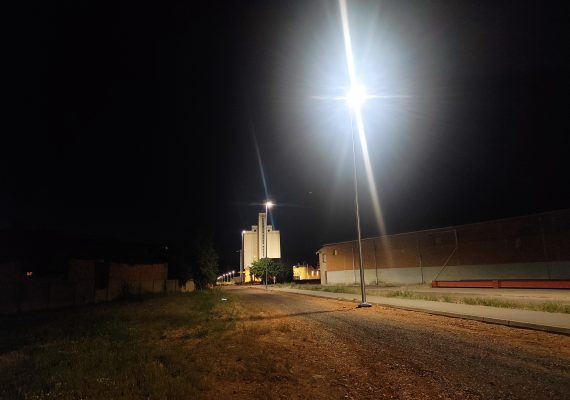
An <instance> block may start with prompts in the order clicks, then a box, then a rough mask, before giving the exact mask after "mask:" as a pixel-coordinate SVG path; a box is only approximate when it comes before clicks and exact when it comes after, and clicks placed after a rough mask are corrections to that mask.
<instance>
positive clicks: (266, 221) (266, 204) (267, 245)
mask: <svg viewBox="0 0 570 400" xmlns="http://www.w3.org/2000/svg"><path fill="white" fill-rule="evenodd" d="M271 207H273V203H272V202H270V201H266V202H265V230H264V233H263V234H264V235H265V249H264V250H265V251H264V252H265V257H264V258H267V253H268V252H267V249H268V247H269V235H268V232H269V230H268V228H267V223H268V222H269V213H268V210H269V209H270V208H271ZM265 262H266V264H265V290H267V260H265Z"/></svg>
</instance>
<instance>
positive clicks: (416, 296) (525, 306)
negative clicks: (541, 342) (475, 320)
mask: <svg viewBox="0 0 570 400" xmlns="http://www.w3.org/2000/svg"><path fill="white" fill-rule="evenodd" d="M279 286H280V287H285V288H292V289H303V290H316V291H322V292H331V293H351V294H354V293H360V288H358V287H354V286H342V285H327V286H324V285H304V284H301V285H296V284H282V285H279ZM366 292H367V293H368V294H369V295H372V296H380V297H397V298H401V299H410V300H427V301H442V302H446V303H457V304H472V305H482V306H487V307H501V308H513V309H521V310H532V311H544V312H551V313H564V314H570V305H569V304H564V303H555V302H528V301H523V300H521V301H509V300H503V299H498V298H494V297H467V296H460V295H453V296H451V295H443V294H430V293H419V292H415V291H413V290H387V289H374V288H369V289H367V291H366Z"/></svg>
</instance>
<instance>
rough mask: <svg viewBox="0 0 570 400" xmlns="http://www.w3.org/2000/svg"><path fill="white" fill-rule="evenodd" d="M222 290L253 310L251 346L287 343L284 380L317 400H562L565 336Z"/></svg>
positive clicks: (568, 386)
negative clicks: (306, 386)
mask: <svg viewBox="0 0 570 400" xmlns="http://www.w3.org/2000/svg"><path fill="white" fill-rule="evenodd" d="M227 290H229V292H231V293H232V294H233V295H235V299H236V302H238V303H242V304H244V305H247V308H248V309H252V308H255V309H258V310H259V316H258V320H257V322H259V323H260V324H266V330H265V331H264V332H265V334H266V336H267V340H265V341H264V340H262V341H260V345H261V346H264V345H267V346H270V344H271V343H272V345H273V346H275V348H277V349H279V346H287V341H288V343H289V344H288V345H289V348H290V349H292V350H293V352H289V353H288V354H289V356H287V355H283V354H282V355H281V357H285V358H287V360H285V361H284V362H285V364H287V365H290V366H291V367H290V368H288V372H289V373H290V374H292V375H295V374H297V375H298V374H299V373H303V374H305V375H306V374H307V373H309V376H308V377H307V379H308V381H310V382H312V383H311V384H313V385H316V387H318V388H319V390H322V391H320V392H318V393H321V394H322V395H323V396H319V397H321V398H328V397H329V395H331V396H332V397H334V398H343V397H344V398H370V399H372V398H402V399H419V398H425V399H429V398H444V399H570V337H568V336H564V335H559V334H553V333H547V332H538V331H531V330H526V329H519V328H511V327H506V326H498V325H491V324H485V323H482V322H478V321H466V320H462V319H456V318H448V317H442V316H434V315H427V314H423V313H419V312H413V311H405V310H396V309H390V308H384V307H380V306H377V307H374V308H371V309H355V308H354V304H351V303H347V302H342V301H337V300H332V299H320V298H314V297H309V296H303V295H298V294H291V293H282V292H273V291H269V292H266V291H263V290H259V289H248V288H234V289H227ZM254 322H255V319H254ZM283 324H289V327H290V328H288V329H290V331H288V330H287V329H283V326H282V325H283ZM283 332H286V334H285V338H286V339H287V340H284V339H283V337H284V336H283ZM268 351H269V347H268ZM299 355H301V356H299ZM307 371H308V372H307ZM311 371H312V373H311ZM297 378H298V377H297ZM328 390H333V391H332V392H328ZM335 393H338V394H339V396H336V395H334V394H335ZM289 394H290V393H289Z"/></svg>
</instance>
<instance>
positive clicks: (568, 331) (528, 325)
mask: <svg viewBox="0 0 570 400" xmlns="http://www.w3.org/2000/svg"><path fill="white" fill-rule="evenodd" d="M268 291H278V292H283V293H291V294H299V295H301V296H303V295H304V296H312V297H320V298H324V299H333V300H341V301H349V302H355V301H356V302H358V301H359V299H357V298H353V299H348V298H344V297H331V296H323V295H321V294H320V293H318V292H315V291H309V290H307V292H308V293H298V292H291V291H288V290H282V289H279V288H271V289H269V290H268ZM369 303H372V304H376V305H380V306H383V307H390V308H395V309H399V310H406V311H415V312H423V313H426V314H432V315H439V316H443V317H450V318H461V319H467V320H472V321H479V322H485V323H488V324H495V325H505V326H510V327H513V328H523V329H532V330H538V331H543V332H551V333H557V334H562V335H567V336H570V328H564V327H560V326H552V325H541V324H535V323H532V322H524V321H515V320H511V319H502V318H491V317H482V316H478V315H470V314H461V313H454V312H448V311H437V310H430V309H427V308H419V307H409V306H399V305H393V304H385V303H381V302H378V301H370V300H369Z"/></svg>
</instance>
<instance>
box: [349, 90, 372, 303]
mask: <svg viewBox="0 0 570 400" xmlns="http://www.w3.org/2000/svg"><path fill="white" fill-rule="evenodd" d="M349 95H350V93H349ZM351 101H355V99H352V100H351V98H350V97H348V96H347V102H348V104H349V106H350V108H351V109H352V107H353V106H351ZM352 125H353V124H352V111H350V136H351V139H352V166H353V171H354V205H355V212H356V231H357V234H358V263H359V267H360V291H361V293H362V301H361V302H360V304H359V305H358V307H359V308H362V307H372V306H371V305H370V303H367V302H366V288H365V284H364V260H363V258H362V233H361V229H360V206H359V204H358V178H357V173H356V149H355V145H354V129H353V126H352Z"/></svg>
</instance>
